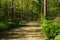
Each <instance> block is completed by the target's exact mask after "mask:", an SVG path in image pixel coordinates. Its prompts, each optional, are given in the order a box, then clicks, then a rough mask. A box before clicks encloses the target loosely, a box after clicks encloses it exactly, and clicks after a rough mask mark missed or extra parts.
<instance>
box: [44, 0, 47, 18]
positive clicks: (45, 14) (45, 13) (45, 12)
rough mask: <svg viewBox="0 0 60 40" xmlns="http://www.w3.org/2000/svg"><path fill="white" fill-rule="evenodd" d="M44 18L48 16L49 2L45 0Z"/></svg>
mask: <svg viewBox="0 0 60 40" xmlns="http://www.w3.org/2000/svg"><path fill="white" fill-rule="evenodd" d="M44 16H45V17H46V16H47V0H44Z"/></svg>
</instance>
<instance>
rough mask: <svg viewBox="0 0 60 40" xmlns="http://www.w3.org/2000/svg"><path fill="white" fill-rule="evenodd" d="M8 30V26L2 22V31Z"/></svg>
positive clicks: (0, 27)
mask: <svg viewBox="0 0 60 40" xmlns="http://www.w3.org/2000/svg"><path fill="white" fill-rule="evenodd" d="M6 29H8V25H7V24H6V23H4V22H0V31H3V30H6Z"/></svg>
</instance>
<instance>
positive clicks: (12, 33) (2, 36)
mask: <svg viewBox="0 0 60 40" xmlns="http://www.w3.org/2000/svg"><path fill="white" fill-rule="evenodd" d="M21 27H22V26H20V27H13V28H10V29H8V30H5V31H2V32H0V40H8V39H16V38H22V37H24V36H25V34H24V33H23V32H21V30H15V29H18V28H21Z"/></svg>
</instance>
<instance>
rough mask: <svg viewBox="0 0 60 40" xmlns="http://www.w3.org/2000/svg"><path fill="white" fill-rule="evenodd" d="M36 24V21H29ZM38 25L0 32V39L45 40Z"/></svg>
mask: <svg viewBox="0 0 60 40" xmlns="http://www.w3.org/2000/svg"><path fill="white" fill-rule="evenodd" d="M29 23H30V25H31V24H38V23H36V22H29ZM29 23H27V24H29ZM41 29H42V28H41V27H38V26H26V27H25V26H24V27H19V28H16V29H11V30H9V31H5V32H2V34H1V33H0V40H47V39H46V38H45V36H44V34H43V33H42V31H41Z"/></svg>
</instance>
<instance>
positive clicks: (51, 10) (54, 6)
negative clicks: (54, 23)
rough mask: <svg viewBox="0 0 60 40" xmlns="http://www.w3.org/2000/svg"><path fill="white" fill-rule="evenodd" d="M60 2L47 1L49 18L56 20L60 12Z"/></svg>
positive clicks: (55, 0)
mask: <svg viewBox="0 0 60 40" xmlns="http://www.w3.org/2000/svg"><path fill="white" fill-rule="evenodd" d="M58 5H59V2H58V1H57V0H50V1H49V0H47V16H48V17H50V18H54V17H55V16H56V15H57V13H58V11H59V7H58Z"/></svg>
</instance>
